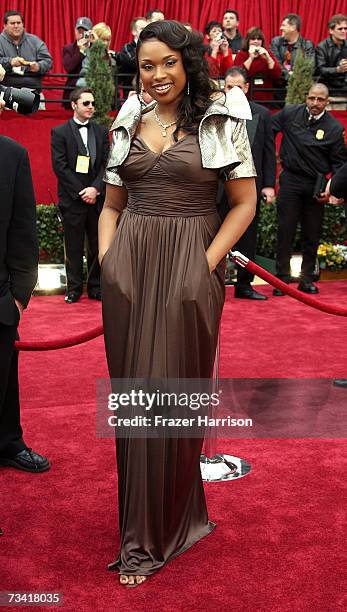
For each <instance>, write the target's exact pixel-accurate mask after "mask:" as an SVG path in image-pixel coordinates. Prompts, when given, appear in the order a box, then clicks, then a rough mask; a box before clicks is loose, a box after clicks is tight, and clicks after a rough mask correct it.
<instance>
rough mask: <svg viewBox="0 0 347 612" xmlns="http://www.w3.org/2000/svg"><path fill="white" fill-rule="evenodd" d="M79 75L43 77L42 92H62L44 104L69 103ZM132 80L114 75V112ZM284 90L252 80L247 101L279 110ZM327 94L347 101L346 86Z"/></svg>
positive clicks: (126, 76) (46, 99) (124, 96)
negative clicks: (69, 82)
mask: <svg viewBox="0 0 347 612" xmlns="http://www.w3.org/2000/svg"><path fill="white" fill-rule="evenodd" d="M79 76H80V75H79V74H67V73H65V72H63V73H53V72H52V73H47V74H45V75H44V77H43V82H42V85H41V88H42V90H44V91H62V92H63V95H62V97H61V98H52V99H50V98H49V97H45V102H46V103H47V104H51V103H55V104H56V103H57V102H58V103H64V102H65V103H68V102H69V94H70V92H71V91H72V90H73V89H75V87H76V86H75V85H66V84H65V83H66V81H67V79H71V78H74V79H76V80H77V79H78V78H79ZM51 79H64V83H62V84H60V83H54V84H53V85H49V84H48V83H47V80H51ZM133 80H134V75H133V74H130V73H127V72H117V73H116V74H115V75H114V85H115V99H114V104H113V108H114V109H116V110H119V109H120V107H121V106H122V104H123V102H124V101H125V100H126V99H127V97H128V94H129V91H130V90H132V89H134V87H133V86H132V84H131V83H132V82H133ZM314 80H315V81H317V79H314ZM219 82H220V85H221V88H222V87H223V86H224V79H219ZM286 89H287V83H286V82H283V85H281V86H276V87H262V86H259V85H256V84H255V83H254V79H251V80H250V87H249V99H250V100H252V101H253V102H258V103H259V104H262V105H264V106H267V107H269V108H270V109H271V108H280V107H282V106H284V104H285V97H286ZM264 92H266V93H270V94H271V99H269V100H264V99H262V96H261V95H260V96H259V94H260V93H264ZM65 94H66V95H65ZM329 94H330V96H331V97H342V98H346V99H347V85H346V88H343V89H330V90H329ZM334 104H337V105H340V104H341V105H342V104H346V102H344V101H343V100H341V101H336V102H335V101H334Z"/></svg>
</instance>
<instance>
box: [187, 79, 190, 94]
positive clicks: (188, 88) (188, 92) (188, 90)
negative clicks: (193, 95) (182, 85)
mask: <svg viewBox="0 0 347 612" xmlns="http://www.w3.org/2000/svg"><path fill="white" fill-rule="evenodd" d="M189 94H190V86H189V81H187V96H189Z"/></svg>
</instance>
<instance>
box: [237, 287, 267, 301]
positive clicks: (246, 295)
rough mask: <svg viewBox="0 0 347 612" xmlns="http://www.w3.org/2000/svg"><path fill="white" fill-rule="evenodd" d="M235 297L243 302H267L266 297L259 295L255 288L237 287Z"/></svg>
mask: <svg viewBox="0 0 347 612" xmlns="http://www.w3.org/2000/svg"><path fill="white" fill-rule="evenodd" d="M234 297H236V298H241V299H243V300H267V297H266V295H263V294H262V293H259V291H256V290H255V289H253V287H244V288H243V289H241V288H239V287H235V293H234Z"/></svg>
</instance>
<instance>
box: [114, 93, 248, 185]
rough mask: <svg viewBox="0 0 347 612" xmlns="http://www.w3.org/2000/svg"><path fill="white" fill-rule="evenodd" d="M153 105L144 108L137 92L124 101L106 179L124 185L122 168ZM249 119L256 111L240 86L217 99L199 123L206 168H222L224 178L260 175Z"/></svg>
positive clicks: (115, 127) (116, 123)
mask: <svg viewBox="0 0 347 612" xmlns="http://www.w3.org/2000/svg"><path fill="white" fill-rule="evenodd" d="M152 108H153V103H151V104H149V105H148V106H147V107H146V108H144V109H142V107H141V103H140V101H139V99H138V97H137V96H135V95H134V96H131V97H130V98H128V100H127V101H126V102H125V103H124V104H123V106H122V108H121V110H120V111H119V113H118V115H117V118H116V120H115V121H114V123H113V125H112V127H111V131H112V132H113V134H112V145H111V151H110V155H109V159H108V162H107V166H106V171H105V175H104V181H105V182H106V183H110V184H111V185H119V186H122V185H123V182H122V180H121V178H120V176H119V174H118V168H119V166H121V165H122V163H123V162H124V160H125V159H126V158H127V156H128V154H129V150H130V144H131V140H132V138H133V137H134V135H135V132H136V129H137V126H138V123H139V121H140V118H141V114H142V113H144V112H148V111H149V110H151V109H152ZM246 119H252V114H251V110H250V107H249V104H248V101H247V98H246V96H245V95H244V93H243V91H242V90H241V89H240V88H239V87H234V88H233V89H232V90H231V91H229V92H228V93H227V94H221V95H220V96H219V97H218V98H215V99H214V100H213V102H212V104H211V105H210V106H209V107H208V109H207V111H206V113H205V115H204V117H203V118H202V120H201V122H200V125H199V145H200V151H201V161H202V166H203V168H215V169H218V170H219V172H220V177H221V178H222V179H224V180H232V179H237V178H244V177H252V176H256V171H255V167H254V163H253V157H252V153H251V148H250V145H249V140H248V136H247V130H246Z"/></svg>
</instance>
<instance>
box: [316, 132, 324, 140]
mask: <svg viewBox="0 0 347 612" xmlns="http://www.w3.org/2000/svg"><path fill="white" fill-rule="evenodd" d="M316 138H317V140H323V138H324V130H317V132H316Z"/></svg>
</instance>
